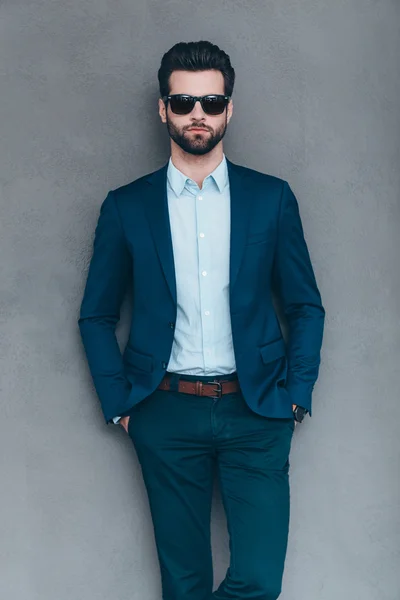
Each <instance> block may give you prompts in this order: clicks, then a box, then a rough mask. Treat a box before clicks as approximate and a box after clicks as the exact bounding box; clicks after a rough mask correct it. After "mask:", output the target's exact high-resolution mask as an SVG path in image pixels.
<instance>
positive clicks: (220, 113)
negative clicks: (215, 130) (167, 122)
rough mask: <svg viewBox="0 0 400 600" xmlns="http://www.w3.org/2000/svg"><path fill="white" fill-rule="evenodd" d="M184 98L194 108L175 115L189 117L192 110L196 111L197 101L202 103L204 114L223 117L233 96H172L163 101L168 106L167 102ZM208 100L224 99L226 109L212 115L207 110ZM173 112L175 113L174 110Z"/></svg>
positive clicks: (164, 97) (164, 98)
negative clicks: (187, 99)
mask: <svg viewBox="0 0 400 600" xmlns="http://www.w3.org/2000/svg"><path fill="white" fill-rule="evenodd" d="M182 97H185V98H189V99H190V101H191V102H192V107H191V108H190V110H188V111H187V112H183V113H182V112H179V113H174V114H176V115H189V114H190V113H191V112H192V110H193V109H194V107H195V106H196V102H197V100H198V101H199V102H200V104H201V108H202V109H203V110H204V112H205V113H206V115H211V116H217V115H222V113H223V112H224V110H225V108H226V107H227V105H228V104H229V100H230V99H231V96H224V95H223V94H207V95H206V96H190V94H172V95H171V96H163V98H162V99H163V100H164V102H165V104H167V102H168V101H169V100H171V98H182ZM206 98H222V99H223V100H224V102H225V104H224V108H223V109H222V110H221V112H217V113H212V112H211V113H210V112H208V111H207V110H206V107H205V102H204V100H205V99H206ZM189 106H190V105H189ZM171 110H172V106H171ZM172 112H174V111H173V110H172Z"/></svg>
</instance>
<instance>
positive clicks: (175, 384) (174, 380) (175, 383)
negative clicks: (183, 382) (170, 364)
mask: <svg viewBox="0 0 400 600" xmlns="http://www.w3.org/2000/svg"><path fill="white" fill-rule="evenodd" d="M168 379H169V386H170V387H169V389H170V391H171V392H178V391H179V380H180V374H179V373H170V372H168Z"/></svg>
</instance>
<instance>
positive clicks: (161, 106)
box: [158, 98, 167, 123]
mask: <svg viewBox="0 0 400 600" xmlns="http://www.w3.org/2000/svg"><path fill="white" fill-rule="evenodd" d="M158 113H159V115H160V119H161V121H162V123H166V122H167V108H166V106H165V103H164V100H163V99H162V98H159V99H158Z"/></svg>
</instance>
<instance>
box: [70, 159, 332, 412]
mask: <svg viewBox="0 0 400 600" xmlns="http://www.w3.org/2000/svg"><path fill="white" fill-rule="evenodd" d="M227 164H228V174H229V183H230V193H231V250H230V288H229V294H230V316H231V324H232V337H233V347H234V353H235V359H236V367H237V374H238V378H239V383H240V386H241V389H242V392H243V396H244V398H245V401H246V402H247V403H248V405H249V407H250V408H251V409H252V410H254V411H255V412H257V413H258V414H260V415H264V416H268V417H274V418H282V417H290V416H292V404H298V405H300V406H303V407H305V408H307V409H308V410H309V411H310V412H311V396H312V390H313V387H314V384H315V382H316V380H317V377H318V371H319V365H320V349H321V345H322V337H323V327H324V318H325V310H324V308H323V306H322V304H321V296H320V293H319V290H318V288H317V284H316V281H315V276H314V272H313V268H312V265H311V261H310V256H309V252H308V249H307V245H306V242H305V239H304V234H303V228H302V224H301V219H300V214H299V208H298V204H297V200H296V198H295V196H294V194H293V192H292V191H291V189H290V187H289V185H288V183H287V182H286V181H284V180H282V179H279V178H277V177H273V176H271V175H266V174H263V173H259V172H257V171H254V170H252V169H248V168H245V167H242V166H238V165H235V164H233V163H232V162H230V161H229V160H228V161H227ZM167 168H168V163H167V164H166V165H164V166H163V167H162V168H161V169H159V170H158V171H155V172H154V173H151V174H150V175H146V176H144V177H141V178H139V179H137V180H136V181H133V182H132V183H129V184H127V185H125V186H122V187H120V188H118V189H116V190H112V191H110V192H109V193H108V195H107V197H106V199H105V200H104V202H103V204H102V206H101V209H100V216H99V220H98V223H97V227H96V231H95V238H94V244H93V255H92V259H91V262H90V266H89V272H88V277H87V282H86V287H85V291H84V295H83V300H82V304H81V309H80V316H79V321H78V323H79V329H80V333H81V337H82V341H83V345H84V348H85V352H86V356H87V359H88V364H89V369H90V372H91V375H92V378H93V383H94V386H95V389H96V392H97V394H98V397H99V399H100V402H101V406H102V410H103V414H104V418H105V420H106V422H110V421H111V420H112V418H113V417H114V416H117V415H120V414H123V413H125V412H127V411H128V410H129V409H130V408H131V407H132V406H134V405H135V404H136V403H137V402H140V401H141V400H143V399H144V398H145V397H146V396H149V395H150V394H151V393H152V392H153V391H154V390H155V389H156V388H157V386H158V384H159V383H160V381H161V380H162V378H163V376H164V375H165V372H166V369H167V366H168V361H169V357H170V354H171V349H172V343H173V339H174V325H175V319H176V312H177V309H176V302H177V299H176V284H175V269H174V260H173V249H172V238H171V230H170V224H169V217H168V204H167ZM128 283H131V285H132V293H133V310H132V321H131V327H130V333H129V339H128V343H127V345H126V348H125V350H124V352H123V353H121V351H120V349H119V345H118V342H117V338H116V335H115V328H116V325H117V323H118V321H119V318H120V307H121V304H122V300H123V297H124V294H125V291H126V289H127V285H128ZM273 294H274V296H275V297H276V298H277V301H278V302H280V303H281V306H282V309H283V312H284V314H285V315H286V318H287V323H288V331H289V335H288V340H287V343H285V341H284V339H283V336H282V331H281V327H280V323H279V321H278V318H277V315H276V312H275V309H274V305H273V300H272V298H273Z"/></svg>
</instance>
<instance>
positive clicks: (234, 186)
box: [226, 159, 250, 294]
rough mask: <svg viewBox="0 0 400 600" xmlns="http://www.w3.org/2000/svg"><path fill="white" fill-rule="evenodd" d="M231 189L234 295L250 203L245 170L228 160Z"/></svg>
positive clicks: (230, 271) (231, 285)
mask: <svg viewBox="0 0 400 600" xmlns="http://www.w3.org/2000/svg"><path fill="white" fill-rule="evenodd" d="M226 162H227V165H228V176H229V187H230V195H231V245H230V265H229V291H230V294H232V291H233V286H234V285H235V282H236V278H237V275H238V272H239V267H240V264H241V262H242V258H243V254H244V248H245V244H246V237H247V225H248V217H249V214H250V203H249V202H248V199H247V196H248V195H249V190H248V189H247V190H246V189H245V176H244V174H243V173H244V169H243V170H242V169H241V168H240V167H238V166H237V165H235V164H233V163H231V161H230V160H228V159H227V161H226Z"/></svg>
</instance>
